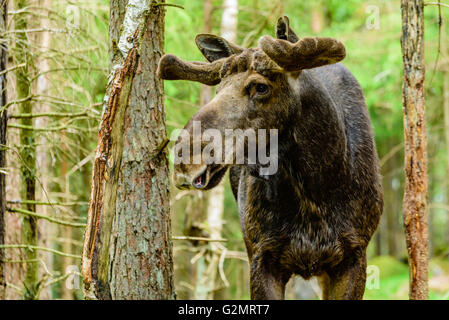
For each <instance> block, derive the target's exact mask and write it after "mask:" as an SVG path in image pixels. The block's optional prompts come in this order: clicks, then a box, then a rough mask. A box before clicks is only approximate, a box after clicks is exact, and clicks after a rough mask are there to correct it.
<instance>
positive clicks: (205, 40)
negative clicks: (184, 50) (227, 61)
mask: <svg viewBox="0 0 449 320" xmlns="http://www.w3.org/2000/svg"><path fill="white" fill-rule="evenodd" d="M195 42H196V45H197V46H198V49H200V51H201V53H202V54H203V55H204V57H205V58H206V59H207V60H208V61H209V62H214V61H215V60H218V59H222V58H227V57H229V56H231V55H233V54H235V53H237V54H238V53H241V52H242V51H243V48H241V47H239V46H238V45H235V44H233V43H230V42H228V41H226V40H225V39H223V38H222V37H218V36H216V35H213V34H199V35H197V36H196V38H195Z"/></svg>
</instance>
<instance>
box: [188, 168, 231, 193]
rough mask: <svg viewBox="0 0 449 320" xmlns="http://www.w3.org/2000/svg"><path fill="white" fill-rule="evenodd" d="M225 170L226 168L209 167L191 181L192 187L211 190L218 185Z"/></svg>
mask: <svg viewBox="0 0 449 320" xmlns="http://www.w3.org/2000/svg"><path fill="white" fill-rule="evenodd" d="M227 169H228V167H227V166H220V165H209V166H207V167H206V168H205V169H204V170H203V172H201V173H200V174H199V175H198V176H197V177H196V178H195V179H193V182H192V186H193V187H194V188H195V189H200V190H208V189H212V188H213V187H215V186H216V185H217V184H219V183H220V181H221V179H222V178H223V176H224V175H225V173H226V170H227Z"/></svg>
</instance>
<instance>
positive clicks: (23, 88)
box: [14, 0, 39, 299]
mask: <svg viewBox="0 0 449 320" xmlns="http://www.w3.org/2000/svg"><path fill="white" fill-rule="evenodd" d="M28 5H29V3H28V0H15V1H14V8H15V10H16V11H19V10H22V9H24V8H26V7H28ZM14 27H15V30H26V29H27V28H28V21H27V15H25V14H15V15H14ZM15 44H16V45H15V49H14V50H15V52H14V57H15V64H16V65H20V64H24V66H23V67H21V68H18V69H17V70H16V72H15V73H16V91H17V100H18V101H22V102H20V103H19V104H18V112H19V113H20V114H23V113H33V106H32V102H31V81H30V79H31V78H32V77H31V75H30V70H31V68H32V57H31V54H30V48H29V43H28V35H27V33H25V32H18V33H16V34H15ZM20 124H21V125H22V126H23V127H24V129H20V151H19V156H20V180H21V198H22V200H31V201H34V200H36V199H35V192H36V176H35V174H36V144H35V137H34V131H33V130H32V129H29V128H31V127H32V126H33V119H32V118H22V119H20ZM22 208H23V209H25V210H28V211H31V212H36V205H35V204H32V203H29V204H23V205H22ZM37 234H38V232H37V218H36V217H32V216H28V215H24V216H23V217H22V243H23V244H26V245H31V246H37V245H38V243H37ZM25 259H26V260H28V263H27V264H26V271H25V278H24V281H23V286H24V293H23V298H24V299H37V298H38V294H39V288H38V264H37V262H36V259H37V251H36V250H25Z"/></svg>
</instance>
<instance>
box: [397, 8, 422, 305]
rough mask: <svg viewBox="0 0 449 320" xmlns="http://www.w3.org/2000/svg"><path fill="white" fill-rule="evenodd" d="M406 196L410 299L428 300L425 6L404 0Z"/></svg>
mask: <svg viewBox="0 0 449 320" xmlns="http://www.w3.org/2000/svg"><path fill="white" fill-rule="evenodd" d="M401 9H402V38H401V45H402V56H403V63H404V84H403V96H402V97H403V98H402V99H403V111H404V144H405V153H404V157H405V163H404V167H405V194H404V207H403V219H404V227H405V235H406V242H407V250H408V255H409V265H410V271H409V272H410V293H409V294H410V299H428V282H427V281H428V221H427V142H426V119H425V88H424V78H425V65H424V5H423V1H422V0H413V1H410V0H402V5H401Z"/></svg>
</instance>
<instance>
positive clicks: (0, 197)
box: [0, 0, 8, 300]
mask: <svg viewBox="0 0 449 320" xmlns="http://www.w3.org/2000/svg"><path fill="white" fill-rule="evenodd" d="M7 12H8V2H7V1H6V0H0V33H2V34H3V33H5V31H6V27H7V23H6V21H7V16H8V13H7ZM0 44H1V46H0V72H2V71H5V70H6V61H7V60H6V56H7V53H8V52H7V45H6V43H4V42H3V41H1V42H0ZM6 98H7V97H6V73H5V74H2V75H0V109H1V111H0V170H1V172H0V245H2V244H4V243H5V232H6V228H5V215H6V193H5V181H6V179H5V173H4V172H5V168H6V154H5V153H6V148H5V147H6V125H7V112H6V110H3V106H5V105H6ZM4 260H5V250H4V249H0V300H3V299H5V295H6V280H5V269H4V267H3V266H4V262H3V261H4Z"/></svg>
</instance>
